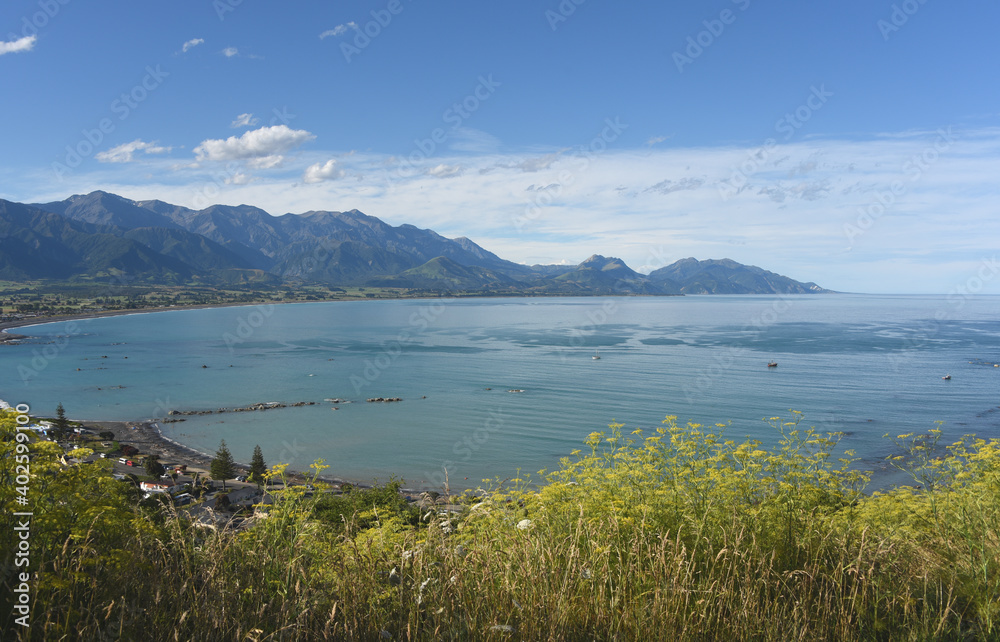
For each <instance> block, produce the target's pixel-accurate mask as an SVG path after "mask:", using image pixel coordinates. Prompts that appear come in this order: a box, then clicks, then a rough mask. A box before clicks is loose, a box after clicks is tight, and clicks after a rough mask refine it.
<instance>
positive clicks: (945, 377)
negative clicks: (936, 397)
mask: <svg viewBox="0 0 1000 642" xmlns="http://www.w3.org/2000/svg"><path fill="white" fill-rule="evenodd" d="M941 378H942V379H944V380H945V381H948V380H949V379H951V375H945V376H943V377H941Z"/></svg>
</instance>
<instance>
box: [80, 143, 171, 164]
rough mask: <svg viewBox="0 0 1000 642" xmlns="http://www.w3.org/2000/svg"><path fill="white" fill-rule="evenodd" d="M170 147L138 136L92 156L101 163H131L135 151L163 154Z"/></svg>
mask: <svg viewBox="0 0 1000 642" xmlns="http://www.w3.org/2000/svg"><path fill="white" fill-rule="evenodd" d="M171 149H173V148H172V147H161V146H159V145H157V144H156V143H155V142H153V143H147V142H144V141H143V140H141V139H139V138H136V139H135V140H133V141H132V142H131V143H123V144H121V145H118V146H117V147H112V148H111V149H109V150H107V151H105V152H100V153H99V154H96V155H95V156H94V158H96V159H97V160H99V161H100V162H102V163H131V162H132V161H133V160H135V158H134V156H135V153H136V152H143V153H145V154H165V153H166V152H169V151H170V150H171Z"/></svg>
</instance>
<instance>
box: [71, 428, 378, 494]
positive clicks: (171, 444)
mask: <svg viewBox="0 0 1000 642" xmlns="http://www.w3.org/2000/svg"><path fill="white" fill-rule="evenodd" d="M79 423H80V424H81V425H83V426H85V427H87V428H89V429H91V430H93V431H94V432H98V433H99V432H101V431H110V432H113V433H114V434H115V440H116V441H117V442H119V443H120V444H122V445H129V446H134V447H135V448H137V449H138V450H139V452H141V453H142V454H143V455H148V454H153V455H157V456H159V458H160V461H161V462H162V463H164V464H173V465H179V464H183V465H186V466H187V472H188V474H192V473H201V474H202V475H203V476H205V475H208V476H211V473H210V470H211V467H212V458H213V456H214V454H206V453H203V452H200V451H197V450H194V449H193V448H188V447H187V446H185V445H183V444H179V443H177V442H176V441H173V440H171V439H167V438H166V437H164V436H163V435H162V434H161V433H160V429H159V426H158V425H157V423H156V422H155V421H146V422H128V421H93V420H79ZM276 463H281V462H267V464H268V467H270V466H272V465H273V464H276ZM236 469H237V472H238V474H241V475H246V474H249V472H250V467H249V464H248V463H241V462H236ZM288 478H289V481H294V482H297V483H303V482H305V481H307V478H308V479H312V475H311V474H309V473H303V472H299V471H289V473H288ZM316 479H317V480H318V481H322V482H325V483H328V484H332V485H340V484H345V483H350V484H352V485H354V486H357V487H360V488H367V487H369V486H370V484H365V483H359V482H355V481H353V480H346V479H340V478H337V477H330V476H328V475H321V476H319V477H317V478H316Z"/></svg>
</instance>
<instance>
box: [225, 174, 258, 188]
mask: <svg viewBox="0 0 1000 642" xmlns="http://www.w3.org/2000/svg"><path fill="white" fill-rule="evenodd" d="M253 181H254V178H253V177H252V176H250V175H248V174H244V173H243V172H236V173H235V174H233V175H232V176H229V177H227V178H226V185H249V184H250V183H252V182H253Z"/></svg>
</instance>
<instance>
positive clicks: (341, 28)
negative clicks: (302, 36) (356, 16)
mask: <svg viewBox="0 0 1000 642" xmlns="http://www.w3.org/2000/svg"><path fill="white" fill-rule="evenodd" d="M348 27H350V28H351V29H357V28H358V23H356V22H348V23H346V24H342V25H337V26H336V27H334V28H333V29H327V30H326V31H324V32H323V33H321V34H319V39H320V40H322V39H324V38H329V37H330V36H342V35H344V34H345V33H347V28H348Z"/></svg>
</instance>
